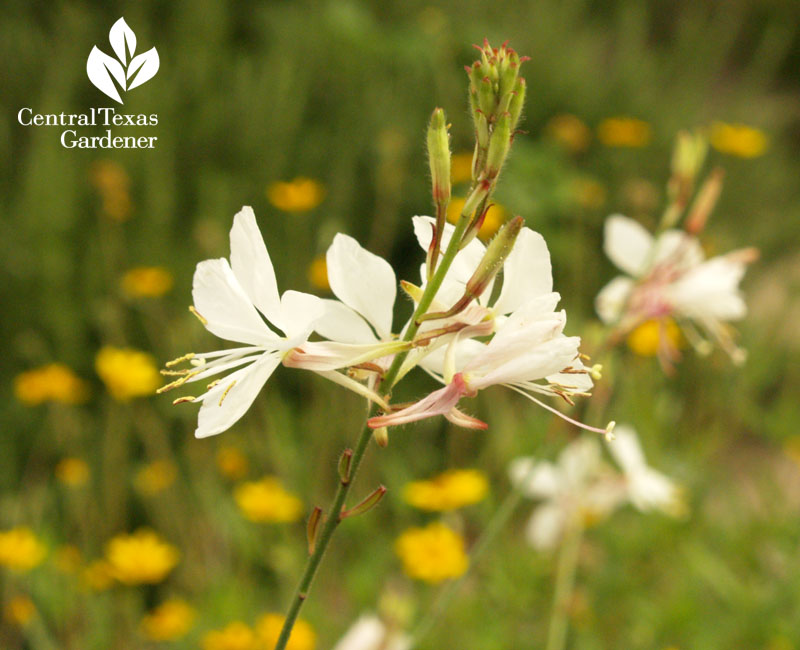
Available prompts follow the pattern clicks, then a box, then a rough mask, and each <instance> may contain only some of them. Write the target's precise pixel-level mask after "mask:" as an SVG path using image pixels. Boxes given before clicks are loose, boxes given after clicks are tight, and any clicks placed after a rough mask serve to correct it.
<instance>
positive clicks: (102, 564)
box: [81, 560, 114, 591]
mask: <svg viewBox="0 0 800 650" xmlns="http://www.w3.org/2000/svg"><path fill="white" fill-rule="evenodd" d="M81 579H82V581H83V584H84V585H86V586H87V587H88V588H89V589H91V590H92V591H105V590H106V589H108V588H109V587H111V585H112V584H114V578H113V577H112V576H111V565H110V564H109V563H108V562H106V561H105V560H94V561H93V562H90V563H89V564H88V566H87V567H86V568H85V569H84V570H83V575H82V576H81Z"/></svg>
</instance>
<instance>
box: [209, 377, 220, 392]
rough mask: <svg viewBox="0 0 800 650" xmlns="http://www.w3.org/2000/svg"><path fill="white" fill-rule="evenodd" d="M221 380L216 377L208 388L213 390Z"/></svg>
mask: <svg viewBox="0 0 800 650" xmlns="http://www.w3.org/2000/svg"><path fill="white" fill-rule="evenodd" d="M221 381H222V380H221V379H215V380H214V381H212V382H211V383H210V384H209V385H208V386H206V389H207V390H211V389H212V388H214V386H216V385H217V384H218V383H219V382H221Z"/></svg>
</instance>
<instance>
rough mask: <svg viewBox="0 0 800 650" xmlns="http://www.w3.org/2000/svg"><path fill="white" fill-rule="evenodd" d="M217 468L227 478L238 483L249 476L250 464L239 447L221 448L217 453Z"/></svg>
mask: <svg viewBox="0 0 800 650" xmlns="http://www.w3.org/2000/svg"><path fill="white" fill-rule="evenodd" d="M217 468H219V473H220V474H222V475H223V476H224V477H225V478H229V479H231V480H233V481H237V480H239V479H241V478H244V477H245V476H247V472H248V471H249V470H250V463H249V462H248V461H247V457H246V456H245V455H244V454H243V453H242V452H241V450H240V449H239V448H238V447H221V448H220V449H219V451H218V452H217Z"/></svg>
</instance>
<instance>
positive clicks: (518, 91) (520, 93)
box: [508, 77, 527, 132]
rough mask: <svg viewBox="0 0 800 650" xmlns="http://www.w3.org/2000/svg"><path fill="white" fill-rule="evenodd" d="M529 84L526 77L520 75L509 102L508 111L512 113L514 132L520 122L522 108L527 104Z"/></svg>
mask: <svg viewBox="0 0 800 650" xmlns="http://www.w3.org/2000/svg"><path fill="white" fill-rule="evenodd" d="M526 91H527V85H526V83H525V79H523V78H522V77H520V78H519V79H517V84H516V86H514V90H513V91H512V92H511V101H510V102H509V104H508V112H509V113H510V114H511V130H512V132H513V131H514V130H515V129H516V128H517V124H519V118H520V117H522V108H523V107H524V106H525V93H526Z"/></svg>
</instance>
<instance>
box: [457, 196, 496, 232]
mask: <svg viewBox="0 0 800 650" xmlns="http://www.w3.org/2000/svg"><path fill="white" fill-rule="evenodd" d="M465 202H466V201H465V200H464V199H463V198H460V197H453V199H451V201H450V203H449V204H448V205H447V220H448V221H449V222H450V223H456V222H457V221H458V218H459V217H460V216H461V210H463V209H464V203H465ZM506 221H508V210H506V209H505V208H504V207H503V206H502V205H500V204H499V203H493V204H492V205H491V207H490V208H489V211H488V212H487V213H486V217H485V218H484V220H483V225H482V226H481V228H480V230H479V231H478V237H480V238H481V239H483V240H486V239H489V238H490V237H492V236H493V235H494V234H495V233H496V232H497V231H498V230H499V229H500V226H502V225H503V224H504V223H505V222H506Z"/></svg>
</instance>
